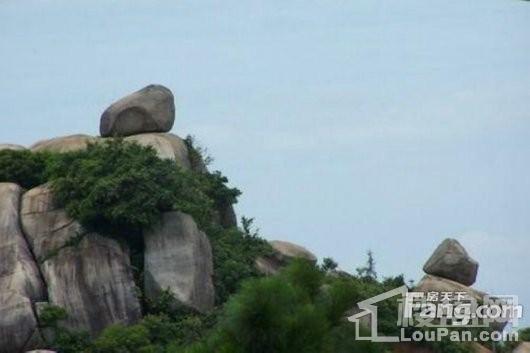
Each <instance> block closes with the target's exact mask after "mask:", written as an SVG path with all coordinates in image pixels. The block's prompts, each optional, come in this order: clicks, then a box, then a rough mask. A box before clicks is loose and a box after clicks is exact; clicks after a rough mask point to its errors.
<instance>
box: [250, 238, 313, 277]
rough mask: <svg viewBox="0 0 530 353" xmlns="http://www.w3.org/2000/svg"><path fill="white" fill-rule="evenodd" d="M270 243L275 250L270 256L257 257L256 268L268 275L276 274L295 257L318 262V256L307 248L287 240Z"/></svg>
mask: <svg viewBox="0 0 530 353" xmlns="http://www.w3.org/2000/svg"><path fill="white" fill-rule="evenodd" d="M269 244H270V245H271V246H272V249H273V250H274V251H273V253H272V255H270V256H260V257H258V258H257V259H256V261H255V265H256V269H257V270H258V271H259V272H260V273H262V274H264V275H267V276H270V275H274V274H276V273H278V272H279V271H280V269H281V268H282V267H284V266H286V265H288V264H289V262H290V261H292V260H293V259H296V258H298V259H305V260H308V261H310V262H312V263H316V262H317V257H316V256H315V255H314V254H313V253H312V252H310V251H309V250H307V249H306V248H304V247H302V246H300V245H296V244H293V243H290V242H287V241H280V240H273V241H270V242H269Z"/></svg>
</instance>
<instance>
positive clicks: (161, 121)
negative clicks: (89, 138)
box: [99, 85, 175, 137]
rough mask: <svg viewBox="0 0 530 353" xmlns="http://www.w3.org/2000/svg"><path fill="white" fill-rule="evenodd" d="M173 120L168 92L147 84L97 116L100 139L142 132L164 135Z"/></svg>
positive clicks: (173, 105)
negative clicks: (99, 118) (161, 133)
mask: <svg viewBox="0 0 530 353" xmlns="http://www.w3.org/2000/svg"><path fill="white" fill-rule="evenodd" d="M174 121H175V103H174V99H173V94H172V93H171V91H170V90H169V89H168V88H166V87H164V86H161V85H149V86H147V87H145V88H142V89H141V90H139V91H137V92H134V93H132V94H130V95H128V96H126V97H123V98H122V99H120V100H118V101H117V102H115V103H113V104H112V105H111V106H110V107H108V108H107V109H106V110H105V111H104V112H103V114H102V115H101V121H100V126H99V130H100V133H101V136H103V137H112V136H129V135H134V134H141V133H144V132H168V131H169V130H171V128H172V127H173V123H174Z"/></svg>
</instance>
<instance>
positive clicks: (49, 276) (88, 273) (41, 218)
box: [21, 185, 141, 334]
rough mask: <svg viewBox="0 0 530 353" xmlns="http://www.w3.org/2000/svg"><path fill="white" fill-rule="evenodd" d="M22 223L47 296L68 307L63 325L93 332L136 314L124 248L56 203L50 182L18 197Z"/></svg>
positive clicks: (137, 307)
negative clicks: (77, 219) (87, 226)
mask: <svg viewBox="0 0 530 353" xmlns="http://www.w3.org/2000/svg"><path fill="white" fill-rule="evenodd" d="M21 217H22V227H23V230H24V232H25V234H26V237H27V239H28V241H29V243H30V245H31V247H32V249H33V253H34V254H35V256H36V257H37V258H38V259H39V261H40V268H41V272H42V275H43V277H44V280H45V282H46V285H47V289H48V300H49V302H50V303H51V304H53V305H57V306H60V307H62V308H64V309H65V310H66V312H67V313H68V318H67V319H66V320H65V325H67V326H68V327H70V328H73V329H81V330H88V331H89V332H90V333H92V334H96V333H98V332H100V331H101V330H103V329H104V328H105V327H106V326H108V325H111V324H116V323H123V324H130V323H134V322H135V321H136V320H138V319H139V318H140V315H141V312H140V303H139V300H138V298H137V296H136V287H135V284H134V281H133V276H132V270H131V266H130V260H129V252H128V249H127V248H126V247H125V246H124V245H122V244H120V243H119V242H117V241H116V240H114V239H111V238H109V237H103V236H101V235H99V234H96V233H88V232H86V231H85V230H84V229H83V228H82V227H81V226H80V225H79V223H77V222H76V221H74V220H72V219H70V218H69V217H68V216H67V214H66V212H65V210H64V209H61V208H59V207H57V205H56V204H55V202H54V200H53V195H52V192H51V190H50V188H49V187H48V186H46V185H43V186H40V187H37V188H34V189H32V190H30V191H28V192H26V193H25V194H24V195H23V198H22V208H21Z"/></svg>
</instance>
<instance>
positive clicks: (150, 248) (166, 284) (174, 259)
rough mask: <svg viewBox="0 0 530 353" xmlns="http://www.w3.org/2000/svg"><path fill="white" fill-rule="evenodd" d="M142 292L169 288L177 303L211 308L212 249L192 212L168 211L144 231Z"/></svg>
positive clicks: (155, 293) (150, 295) (152, 294)
mask: <svg viewBox="0 0 530 353" xmlns="http://www.w3.org/2000/svg"><path fill="white" fill-rule="evenodd" d="M144 243H145V253H144V256H145V265H144V266H145V267H144V272H145V278H144V282H145V294H146V296H147V298H149V299H156V298H157V297H158V295H159V294H160V293H161V291H162V290H166V289H169V290H170V292H171V293H172V294H173V295H174V296H175V299H177V300H178V301H179V302H180V304H183V305H185V306H188V307H191V308H194V309H196V310H198V311H201V312H205V311H208V310H210V309H212V308H213V306H214V300H215V291H214V286H213V281H212V276H213V260H212V249H211V247H210V242H209V240H208V238H207V237H206V234H204V233H203V232H201V231H200V230H199V229H198V228H197V225H196V224H195V222H194V221H193V218H191V216H189V215H187V214H184V213H181V212H168V213H165V214H163V215H162V219H161V220H160V222H159V223H158V224H157V225H156V226H154V227H153V228H152V229H151V230H150V231H148V232H146V233H145V235H144Z"/></svg>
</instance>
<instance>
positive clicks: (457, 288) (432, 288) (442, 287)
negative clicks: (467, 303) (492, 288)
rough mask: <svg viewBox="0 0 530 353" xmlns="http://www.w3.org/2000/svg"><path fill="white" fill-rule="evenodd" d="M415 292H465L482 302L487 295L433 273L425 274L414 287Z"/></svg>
mask: <svg viewBox="0 0 530 353" xmlns="http://www.w3.org/2000/svg"><path fill="white" fill-rule="evenodd" d="M414 291H415V292H423V293H427V292H438V293H443V292H451V293H457V292H465V293H467V295H469V296H470V297H472V298H474V299H475V300H477V301H480V302H482V301H483V300H484V298H485V297H486V296H487V294H486V293H484V292H481V291H478V290H476V289H473V288H471V287H468V286H465V285H463V284H461V283H458V282H456V281H452V280H450V279H447V278H442V277H437V276H433V275H425V276H424V277H423V278H422V279H421V281H420V282H419V283H418V284H417V285H416V287H415V288H414Z"/></svg>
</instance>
